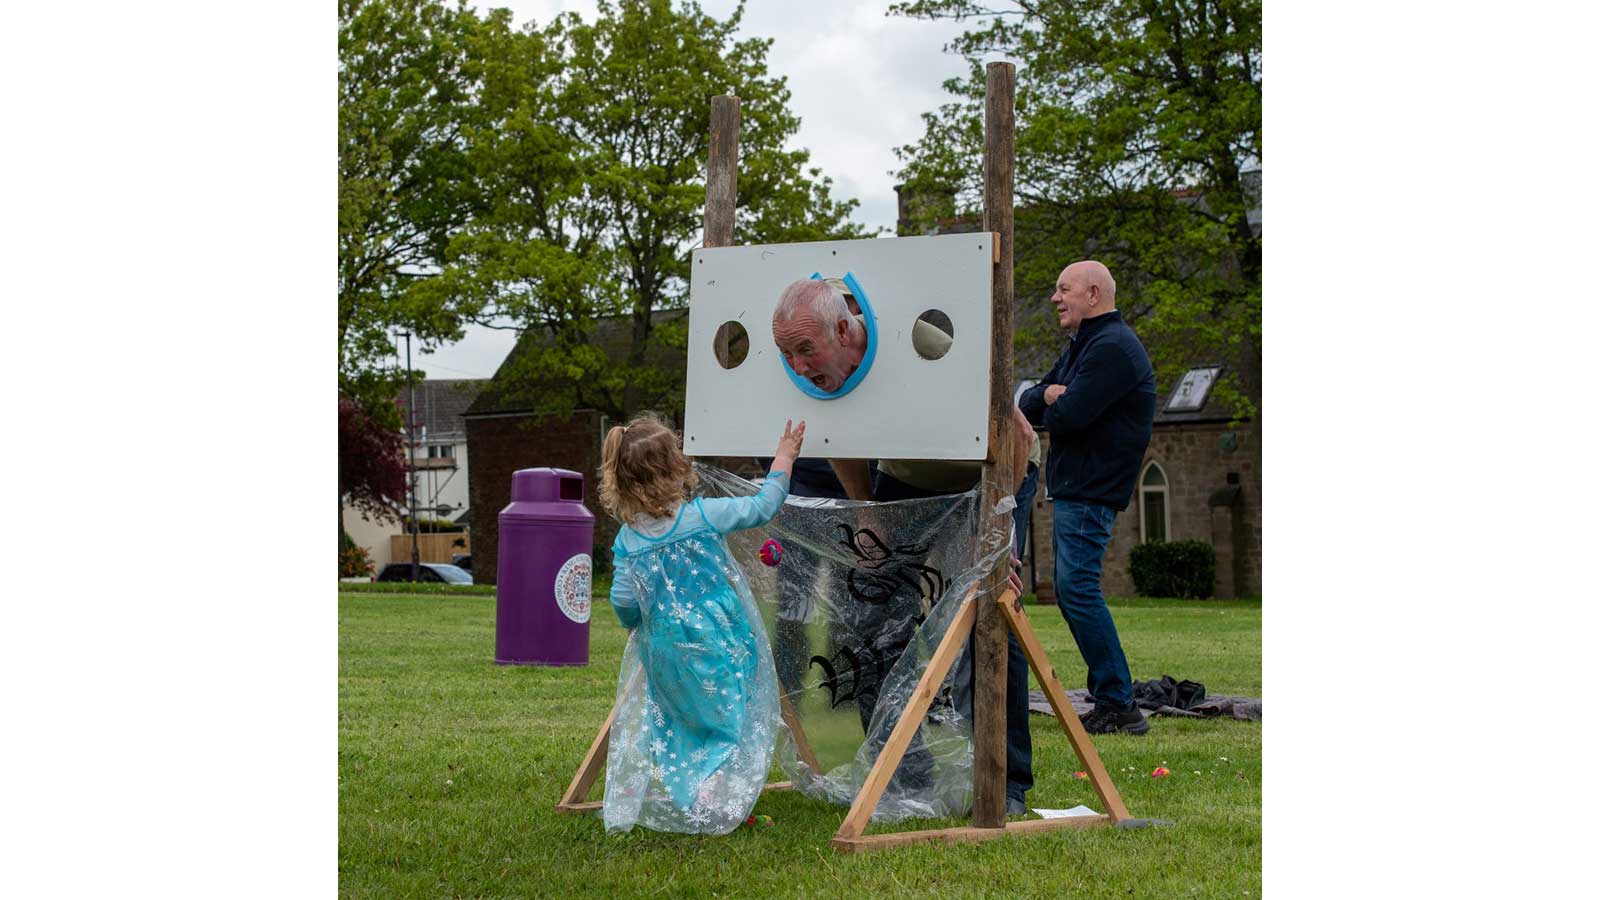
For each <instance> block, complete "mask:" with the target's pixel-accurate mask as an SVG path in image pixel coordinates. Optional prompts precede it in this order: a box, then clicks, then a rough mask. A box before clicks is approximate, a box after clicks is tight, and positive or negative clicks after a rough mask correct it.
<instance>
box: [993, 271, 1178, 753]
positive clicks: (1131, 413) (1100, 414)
mask: <svg viewBox="0 0 1600 900" xmlns="http://www.w3.org/2000/svg"><path fill="white" fill-rule="evenodd" d="M1050 302H1051V304H1052V305H1054V306H1055V308H1056V312H1057V313H1058V314H1059V317H1060V318H1059V319H1058V321H1059V323H1060V325H1061V327H1062V328H1063V329H1065V330H1067V331H1068V332H1070V333H1071V334H1072V343H1071V345H1070V346H1068V348H1067V352H1065V353H1063V354H1062V355H1061V358H1060V359H1059V360H1057V361H1056V365H1055V368H1053V369H1051V370H1050V374H1048V375H1046V376H1045V377H1044V380H1043V381H1041V382H1040V383H1039V384H1038V385H1036V386H1034V387H1032V388H1029V389H1028V390H1027V391H1025V392H1024V393H1023V395H1022V397H1021V398H1020V399H1019V400H1018V404H1017V405H1018V406H1019V407H1020V408H1021V409H1022V412H1023V414H1024V415H1026V416H1027V417H1028V421H1030V422H1032V423H1034V424H1035V425H1042V426H1043V427H1044V429H1045V430H1046V431H1048V432H1049V434H1050V456H1049V459H1048V461H1047V464H1046V468H1045V473H1046V479H1045V480H1046V484H1047V486H1048V488H1047V489H1048V490H1049V493H1050V498H1051V499H1052V500H1054V501H1055V510H1054V512H1055V515H1054V529H1053V532H1054V533H1053V538H1054V546H1055V556H1056V603H1057V604H1058V605H1059V606H1060V607H1061V613H1062V615H1064V616H1065V617H1066V619H1067V626H1068V627H1069V628H1071V629H1072V637H1073V639H1074V640H1075V641H1077V642H1078V652H1079V653H1081V654H1082V655H1083V661H1084V662H1085V663H1086V664H1087V665H1088V667H1089V693H1090V694H1093V695H1094V700H1095V706H1094V709H1093V710H1092V711H1091V712H1090V713H1089V714H1088V715H1087V716H1085V717H1084V719H1083V727H1084V729H1085V730H1086V731H1088V732H1089V733H1090V734H1110V733H1114V732H1120V733H1124V734H1144V733H1145V732H1146V731H1149V730H1150V723H1149V722H1147V721H1145V718H1144V714H1143V713H1141V712H1140V711H1139V707H1138V706H1137V705H1135V704H1134V701H1133V678H1132V676H1131V675H1129V674H1128V660H1127V658H1126V657H1125V656H1123V653H1122V642H1121V640H1119V639H1118V637H1117V626H1116V624H1115V623H1113V622H1112V621H1111V611H1110V610H1109V609H1107V608H1106V601H1105V597H1104V596H1103V595H1102V594H1101V593H1100V566H1101V563H1102V561H1103V560H1104V559H1105V554H1106V545H1107V544H1108V543H1110V541H1111V524H1112V523H1113V522H1114V521H1115V520H1116V517H1117V513H1118V512H1121V511H1122V510H1125V509H1127V508H1128V500H1129V499H1130V498H1132V496H1133V490H1134V482H1135V481H1136V480H1137V479H1138V474H1139V464H1140V463H1141V462H1143V461H1144V452H1145V449H1146V448H1147V447H1149V446H1150V429H1151V423H1152V422H1153V421H1154V420H1155V412H1156V381H1155V371H1154V370H1153V369H1152V368H1151V366H1150V356H1149V355H1148V354H1147V353H1145V349H1144V345H1143V344H1141V343H1139V339H1138V337H1136V336H1135V335H1134V333H1133V329H1131V328H1129V327H1128V325H1127V323H1126V322H1124V321H1122V314H1121V313H1120V312H1118V311H1117V283H1116V282H1115V281H1114V280H1112V278H1111V272H1110V271H1109V270H1108V269H1106V267H1105V266H1104V265H1102V264H1100V263H1098V262H1095V261H1094V260H1084V261H1082V262H1075V263H1073V264H1072V265H1070V266H1067V267H1066V268H1065V269H1062V270H1061V275H1060V276H1059V277H1058V278H1057V279H1056V291H1055V293H1054V294H1052V295H1051V297H1050Z"/></svg>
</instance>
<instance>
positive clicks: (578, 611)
mask: <svg viewBox="0 0 1600 900" xmlns="http://www.w3.org/2000/svg"><path fill="white" fill-rule="evenodd" d="M591 572H592V569H591V567H590V564H589V554H587V553H578V554H574V555H573V557H572V558H571V559H569V560H567V561H566V562H564V563H562V564H561V571H559V572H557V573H556V605H557V606H559V607H561V614H562V615H564V616H566V617H567V618H569V619H571V620H572V621H574V622H577V623H578V624H579V625H582V624H583V623H584V622H587V621H589V587H590V581H589V579H590V575H591Z"/></svg>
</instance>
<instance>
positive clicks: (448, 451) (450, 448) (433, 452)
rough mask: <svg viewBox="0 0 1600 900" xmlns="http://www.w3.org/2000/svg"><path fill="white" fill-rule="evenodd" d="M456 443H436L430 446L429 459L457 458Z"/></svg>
mask: <svg viewBox="0 0 1600 900" xmlns="http://www.w3.org/2000/svg"><path fill="white" fill-rule="evenodd" d="M455 456H456V445H455V444H434V445H432V446H430V447H429V448H428V458H429V459H455Z"/></svg>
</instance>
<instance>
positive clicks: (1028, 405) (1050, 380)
mask: <svg viewBox="0 0 1600 900" xmlns="http://www.w3.org/2000/svg"><path fill="white" fill-rule="evenodd" d="M1066 363H1067V354H1066V353H1063V354H1061V357H1060V358H1059V359H1057V360H1056V364H1055V366H1054V367H1053V368H1051V370H1050V374H1048V375H1046V376H1045V377H1044V379H1043V380H1041V381H1040V382H1039V383H1038V384H1036V385H1034V386H1033V387H1031V388H1028V389H1027V390H1025V391H1023V392H1022V396H1021V397H1018V398H1017V408H1018V409H1020V410H1022V415H1023V416H1024V417H1026V418H1027V420H1028V422H1029V423H1030V424H1032V425H1043V424H1044V410H1045V407H1046V406H1049V405H1050V401H1049V400H1046V399H1045V396H1044V392H1045V389H1046V388H1048V387H1050V386H1051V385H1054V384H1057V383H1058V382H1059V380H1060V378H1061V369H1062V366H1065V365H1066Z"/></svg>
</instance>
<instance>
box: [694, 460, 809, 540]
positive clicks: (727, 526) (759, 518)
mask: <svg viewBox="0 0 1600 900" xmlns="http://www.w3.org/2000/svg"><path fill="white" fill-rule="evenodd" d="M788 496H789V473H788V472H769V473H767V480H766V481H765V482H764V483H763V484H762V485H761V491H760V493H757V494H756V495H755V496H753V497H702V498H701V499H699V500H697V501H695V502H697V503H699V504H700V514H701V515H703V516H705V518H706V524H708V525H710V526H711V527H712V528H713V529H715V530H716V532H717V533H718V534H727V533H728V532H730V531H738V530H740V529H742V528H754V527H756V526H757V525H765V524H766V523H768V522H770V521H772V517H773V516H775V515H777V514H778V510H780V509H782V508H783V501H784V499H785V498H786V497H788Z"/></svg>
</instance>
